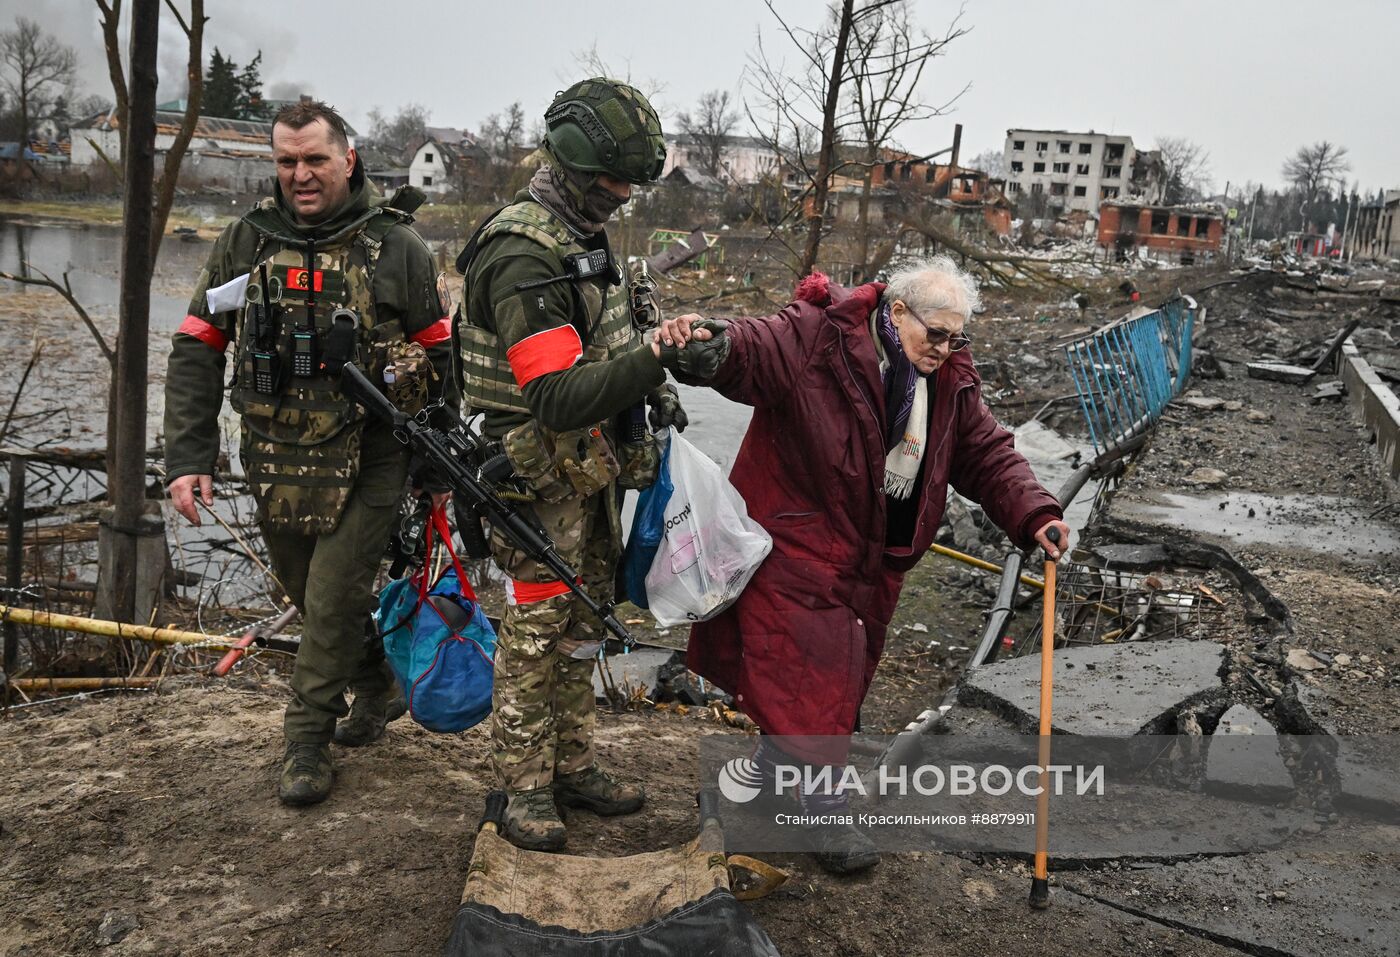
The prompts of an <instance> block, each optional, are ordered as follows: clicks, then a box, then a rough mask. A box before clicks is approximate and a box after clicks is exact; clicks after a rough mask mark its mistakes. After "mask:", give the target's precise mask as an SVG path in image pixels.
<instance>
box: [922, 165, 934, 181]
mask: <svg viewBox="0 0 1400 957" xmlns="http://www.w3.org/2000/svg"><path fill="white" fill-rule="evenodd" d="M936 168H937V167H934V166H925V167H924V182H925V183H932V182H933V173H934V170H935V169H936Z"/></svg>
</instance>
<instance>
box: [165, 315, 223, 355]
mask: <svg viewBox="0 0 1400 957" xmlns="http://www.w3.org/2000/svg"><path fill="white" fill-rule="evenodd" d="M177 331H179V332H183V333H184V334H185V335H187V336H193V337H194V338H196V339H198V340H199V341H200V342H202V343H204V344H205V345H206V346H208V347H209V348H211V349H213V350H214V351H215V352H223V351H224V350H225V349H227V348H228V336H226V335H224V334H223V333H222V332H220V331H219V327H218V326H216V325H214V324H213V323H212V322H209V321H208V320H206V319H201V318H199V317H198V316H194V315H189V316H186V317H185V321H184V322H182V323H180V328H179V329H178V330H177Z"/></svg>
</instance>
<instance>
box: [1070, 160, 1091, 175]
mask: <svg viewBox="0 0 1400 957" xmlns="http://www.w3.org/2000/svg"><path fill="white" fill-rule="evenodd" d="M1074 172H1075V173H1076V174H1078V175H1080V176H1088V175H1089V164H1088V163H1080V164H1079V165H1078V166H1076V167H1075V168H1074Z"/></svg>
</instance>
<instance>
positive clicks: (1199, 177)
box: [1157, 136, 1210, 205]
mask: <svg viewBox="0 0 1400 957" xmlns="http://www.w3.org/2000/svg"><path fill="white" fill-rule="evenodd" d="M1157 155H1158V158H1159V160H1160V162H1161V164H1162V181H1163V186H1162V201H1163V202H1164V203H1168V204H1170V205H1175V204H1177V203H1186V202H1191V201H1193V200H1196V199H1199V198H1200V197H1201V196H1203V195H1204V194H1205V193H1206V192H1207V191H1208V190H1209V189H1210V154H1209V153H1207V152H1206V151H1205V149H1204V148H1203V147H1202V146H1201V144H1199V143H1196V142H1193V141H1192V140H1189V139H1187V138H1186V137H1184V136H1159V137H1157Z"/></svg>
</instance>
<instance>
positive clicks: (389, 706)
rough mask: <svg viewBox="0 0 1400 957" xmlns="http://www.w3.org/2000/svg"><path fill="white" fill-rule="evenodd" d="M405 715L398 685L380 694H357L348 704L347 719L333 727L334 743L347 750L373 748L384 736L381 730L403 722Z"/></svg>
mask: <svg viewBox="0 0 1400 957" xmlns="http://www.w3.org/2000/svg"><path fill="white" fill-rule="evenodd" d="M406 711H408V702H407V701H406V700H405V699H404V696H403V694H402V693H401V692H400V691H399V685H398V682H397V681H396V682H394V683H393V684H391V685H390V686H389V687H388V689H387V690H385V691H384V692H383V693H381V694H376V695H362V694H357V695H355V700H354V701H352V702H350V714H349V716H348V717H346V718H345V720H343V721H340V722H338V723H337V724H336V726H335V743H336V744H339V745H343V746H344V747H347V748H362V747H364V746H365V745H367V744H373V743H374V742H375V741H378V740H379V738H380V736H381V735H383V734H384V726H385V725H386V724H388V723H389V722H390V721H397V720H398V719H399V718H402V717H403V716H404V712H406Z"/></svg>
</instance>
